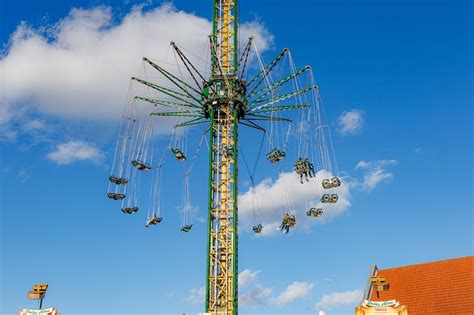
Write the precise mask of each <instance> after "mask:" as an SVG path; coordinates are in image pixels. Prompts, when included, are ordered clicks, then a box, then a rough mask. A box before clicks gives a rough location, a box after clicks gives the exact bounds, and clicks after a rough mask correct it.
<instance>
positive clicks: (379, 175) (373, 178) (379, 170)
mask: <svg viewBox="0 0 474 315" xmlns="http://www.w3.org/2000/svg"><path fill="white" fill-rule="evenodd" d="M395 165H397V161H396V160H377V161H359V163H357V165H356V167H355V169H356V170H363V171H364V175H363V178H362V180H361V181H360V182H357V183H356V185H357V186H358V187H359V188H360V189H362V190H366V191H371V190H373V189H374V188H375V187H377V186H378V185H379V184H381V183H386V182H390V181H391V180H392V179H393V173H390V172H388V171H387V170H386V168H387V167H389V166H395Z"/></svg>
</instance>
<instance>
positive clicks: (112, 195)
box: [107, 192, 125, 200]
mask: <svg viewBox="0 0 474 315" xmlns="http://www.w3.org/2000/svg"><path fill="white" fill-rule="evenodd" d="M107 197H109V198H110V199H113V200H124V199H125V194H116V193H112V192H109V193H107Z"/></svg>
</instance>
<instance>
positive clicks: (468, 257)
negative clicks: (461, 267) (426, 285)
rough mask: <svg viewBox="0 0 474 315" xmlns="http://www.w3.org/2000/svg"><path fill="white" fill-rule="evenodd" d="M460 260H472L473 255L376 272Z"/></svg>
mask: <svg viewBox="0 0 474 315" xmlns="http://www.w3.org/2000/svg"><path fill="white" fill-rule="evenodd" d="M462 259H474V256H473V255H469V256H464V257H455V258H448V259H443V260H436V261H429V262H423V263H418V264H411V265H404V266H398V267H391V268H385V269H379V270H378V271H381V270H392V269H400V268H408V267H416V266H420V265H428V264H436V263H442V262H447V261H453V260H462Z"/></svg>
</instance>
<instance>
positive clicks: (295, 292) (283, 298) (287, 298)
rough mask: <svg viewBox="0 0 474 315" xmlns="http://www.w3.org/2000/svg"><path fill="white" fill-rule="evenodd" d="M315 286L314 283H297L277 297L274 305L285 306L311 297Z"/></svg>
mask: <svg viewBox="0 0 474 315" xmlns="http://www.w3.org/2000/svg"><path fill="white" fill-rule="evenodd" d="M313 286H314V285H313V284H312V283H308V282H299V281H295V282H293V283H292V284H290V285H289V286H288V287H287V288H286V289H285V291H283V292H282V293H281V294H280V295H279V296H278V297H276V298H275V299H274V300H273V303H274V304H276V305H278V306H284V305H287V304H289V303H292V302H294V301H296V300H298V299H303V298H306V297H308V296H309V295H310V293H311V290H312V289H313Z"/></svg>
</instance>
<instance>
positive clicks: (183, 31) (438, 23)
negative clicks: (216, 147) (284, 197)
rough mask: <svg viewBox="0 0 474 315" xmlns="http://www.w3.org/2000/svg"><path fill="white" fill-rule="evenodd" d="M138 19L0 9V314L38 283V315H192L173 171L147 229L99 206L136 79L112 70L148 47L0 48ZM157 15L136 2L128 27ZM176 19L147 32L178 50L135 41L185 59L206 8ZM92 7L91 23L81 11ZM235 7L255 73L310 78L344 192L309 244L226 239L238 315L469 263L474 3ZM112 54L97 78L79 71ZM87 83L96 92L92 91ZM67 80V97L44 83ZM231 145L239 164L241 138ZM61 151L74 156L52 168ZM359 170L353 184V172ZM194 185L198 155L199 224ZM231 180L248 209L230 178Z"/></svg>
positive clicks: (119, 5) (302, 235)
mask: <svg viewBox="0 0 474 315" xmlns="http://www.w3.org/2000/svg"><path fill="white" fill-rule="evenodd" d="M139 3H140V2H138V1H75V2H65V1H46V2H44V1H43V2H38V1H15V2H8V3H6V1H3V2H2V3H1V9H0V12H3V13H1V20H2V22H1V23H2V24H1V28H0V40H1V42H2V43H3V53H2V55H1V59H0V70H1V72H2V93H1V95H0V138H1V142H0V147H1V156H0V172H1V173H0V178H1V181H0V184H1V194H0V198H1V199H0V202H1V203H0V206H1V234H0V235H1V246H0V249H1V252H0V254H1V272H0V283H1V286H0V302H1V303H0V312H1V313H2V314H14V313H15V312H16V311H17V310H18V309H19V308H21V307H27V306H33V305H34V303H32V302H31V301H28V300H27V299H26V295H25V294H26V291H27V290H28V289H30V287H31V286H32V284H33V283H37V282H46V283H49V284H50V289H49V291H48V297H47V299H46V304H47V305H54V306H56V307H58V308H59V309H60V310H61V311H62V312H63V313H64V314H119V313H120V314H148V313H159V314H181V313H183V312H186V314H196V313H198V312H199V311H202V310H203V303H202V301H201V300H199V291H200V290H199V289H200V288H201V287H202V286H204V283H205V279H204V277H205V249H206V235H205V233H206V231H205V225H204V224H203V223H201V222H199V220H196V222H195V228H194V229H193V231H192V233H191V234H189V235H183V234H182V233H180V232H179V224H180V223H179V222H180V215H179V213H178V211H177V210H176V207H177V206H178V205H179V204H180V203H181V180H182V179H181V177H180V176H179V175H178V176H174V174H177V172H178V171H179V169H177V168H176V167H175V168H173V167H171V168H170V169H169V170H168V171H167V173H166V174H167V176H166V181H167V182H166V185H165V188H164V189H165V192H166V197H167V198H163V204H162V207H163V209H166V210H164V211H165V215H166V217H165V220H166V224H163V225H162V226H159V228H157V229H153V230H146V229H145V228H144V227H143V224H144V217H143V216H144V214H143V213H141V214H140V215H138V216H133V217H125V216H124V215H123V214H122V213H121V212H120V211H119V210H118V206H117V205H116V204H114V203H113V202H111V201H109V200H107V199H106V197H105V193H106V189H107V177H108V175H109V166H110V164H111V161H112V155H113V148H114V141H115V134H116V131H117V128H118V120H117V118H118V117H120V115H121V111H122V106H123V102H124V100H125V98H126V93H127V88H128V83H127V80H128V77H129V76H131V75H132V74H133V72H134V71H135V70H134V69H137V70H136V71H139V69H140V66H141V63H140V60H139V59H137V60H136V63H134V62H133V60H132V61H131V63H130V64H122V65H123V68H124V69H126V71H125V70H124V71H120V69H117V68H120V67H115V66H116V64H114V62H117V61H116V60H120V61H123V60H128V59H127V56H128V55H129V54H133V53H135V52H136V53H137V54H138V56H141V55H147V54H152V52H153V51H155V50H153V49H155V46H150V45H151V44H150V45H148V44H146V45H144V46H143V48H142V46H138V47H137V46H133V45H132V44H131V45H130V46H126V47H125V48H126V49H123V47H122V46H118V47H119V48H117V47H116V46H114V45H115V43H116V42H114V40H116V41H117V42H118V43H123V41H122V40H123V39H121V38H115V39H113V38H112V37H108V39H107V41H106V40H105V39H104V46H102V45H99V46H97V48H95V49H96V50H93V53H91V51H90V50H88V49H90V47H87V38H86V39H84V38H82V37H80V35H81V34H82V35H83V33H80V32H79V33H75V32H73V31H74V28H73V29H72V31H71V32H70V33H68V34H67V35H68V37H67V38H66V39H64V38H63V39H62V40H63V41H62V42H61V39H58V38H55V37H54V32H53V35H51V36H50V37H48V38H47V41H46V42H45V44H44V43H43V44H44V45H43V44H38V45H37V42H35V37H34V36H32V35H31V33H28V32H26V31H24V29H23V33H22V36H23V37H22V38H19V39H17V41H16V42H15V41H14V40H13V39H12V37H11V36H12V34H13V33H14V32H15V31H16V30H17V28H18V27H19V25H20V23H21V21H24V22H25V23H26V24H27V25H29V26H28V27H27V30H28V31H32V30H33V31H34V32H36V33H35V34H38V32H39V30H41V29H45V28H46V29H48V30H49V31H50V32H51V30H52V29H53V28H52V27H51V26H52V25H54V24H55V23H57V22H58V21H60V20H62V19H64V18H66V17H67V16H68V15H69V21H70V22H71V21H72V22H71V24H68V25H69V26H71V25H72V26H76V27H77V26H80V23H86V22H90V20H87V19H81V18H80V17H79V18H78V16H77V15H76V16H75V18H72V17H71V15H70V11H71V10H72V9H73V8H83V11H81V12H82V13H84V14H86V15H87V16H89V17H90V16H91V15H93V14H92V13H91V12H96V14H95V15H93V16H94V17H95V18H96V20H97V19H98V20H100V21H102V20H101V19H104V14H105V19H106V18H107V16H109V17H111V21H110V23H109V24H108V25H107V26H106V27H104V28H102V29H100V30H99V31H98V32H99V33H100V34H108V33H107V32H108V31H110V29H113V28H114V27H116V26H120V25H124V23H123V20H122V19H123V17H126V16H129V14H130V10H131V8H132V6H133V5H136V4H139ZM161 4H162V3H161V2H160V1H151V2H150V3H149V4H148V5H147V6H146V7H145V8H144V9H143V10H144V11H146V12H154V10H159V7H160V5H161ZM173 4H174V7H175V8H176V9H177V10H183V11H184V12H186V14H184V17H183V16H181V17H179V16H177V15H173V14H172V12H174V11H173V10H171V11H172V12H171V13H169V12H168V13H166V12H165V13H163V15H162V16H160V18H162V19H166V17H167V16H171V17H172V18H173V19H174V20H170V23H175V24H173V25H175V27H176V29H175V30H173V32H176V34H165V33H166V32H163V31H162V32H155V31H154V30H153V29H143V33H145V34H146V35H147V36H149V37H148V41H153V40H154V39H156V40H157V41H158V42H163V43H165V42H167V41H169V39H168V37H171V38H174V37H178V38H179V39H182V41H184V42H185V43H189V45H191V46H192V47H200V46H199V45H197V44H195V43H194V42H193V41H192V39H188V37H189V35H187V33H189V32H191V31H190V29H191V28H190V26H192V25H196V26H195V28H196V29H194V28H193V32H199V31H200V30H201V29H204V30H205V28H206V25H207V24H206V21H205V19H207V20H208V19H210V16H211V1H207V2H206V1H205V2H202V1H201V2H200V3H199V4H197V2H196V1H183V0H176V1H174V2H173ZM97 6H102V7H101V8H102V9H96V11H93V10H94V8H96V7H97ZM104 6H105V7H110V10H111V11H110V12H108V11H107V10H106V9H104ZM240 6H241V20H242V22H246V21H247V22H249V21H257V22H259V23H260V24H258V25H259V26H260V27H261V26H262V25H263V26H264V28H265V31H262V28H257V31H258V32H260V33H259V34H266V36H267V37H266V39H267V41H266V47H265V52H264V57H265V59H266V60H270V58H271V57H272V56H273V55H275V54H277V53H278V52H279V51H280V50H281V49H282V48H284V47H289V48H291V50H292V54H293V57H294V59H295V61H296V62H297V63H298V64H300V65H304V64H310V65H312V66H313V68H314V71H315V76H316V81H317V82H318V84H319V87H320V90H321V95H322V97H323V100H324V104H325V110H326V112H327V116H328V121H329V124H330V126H331V128H332V131H333V138H334V145H335V149H336V153H337V161H338V165H339V169H340V170H341V172H342V173H343V174H344V175H345V176H346V178H347V181H348V182H351V183H352V185H351V187H350V193H349V195H348V198H349V201H350V206H349V207H347V208H345V209H344V210H343V211H342V212H341V213H338V215H334V217H332V218H331V219H329V220H326V221H325V222H324V223H322V224H317V225H314V226H312V228H311V229H310V230H309V231H303V230H298V229H296V230H295V231H292V233H291V234H290V235H288V236H283V235H274V236H268V237H259V238H256V237H254V236H253V235H252V234H251V233H248V232H243V233H241V237H240V241H239V250H240V251H239V255H240V256H239V263H240V266H239V268H240V270H241V271H245V272H244V273H243V275H242V283H244V284H245V286H243V287H242V290H241V293H242V295H243V296H244V295H246V297H247V299H248V301H247V302H248V305H246V306H244V307H242V308H241V310H240V312H241V313H242V314H268V313H273V314H316V313H317V310H318V309H324V310H326V311H327V314H352V313H353V309H354V306H355V305H356V303H357V300H358V298H359V295H360V291H363V289H364V286H365V281H366V278H367V274H368V271H369V268H370V265H371V264H374V263H376V264H378V266H379V267H380V268H389V267H393V266H401V265H406V264H415V263H420V262H427V261H435V260H443V259H447V258H453V257H460V256H466V255H472V254H473V247H472V246H473V216H472V192H473V190H472V174H473V172H472V144H473V140H472V117H473V116H472V101H473V97H472V86H473V84H472V83H473V81H472V69H473V68H472V56H473V51H472V38H473V37H472V35H473V34H472V30H473V24H472V12H473V10H472V9H473V8H472V3H470V2H469V1H457V0H456V1H447V0H444V1H441V0H440V1H401V0H400V1H377V2H375V1H358V0H354V1H347V0H345V1H344V0H340V1H307V2H306V3H298V5H295V4H294V3H292V2H287V1H280V0H273V1H258V2H256V1H249V0H245V1H241V2H240ZM97 10H98V11H97ZM104 10H105V11H104ZM6 12H7V13H6ZM104 12H105V13H104ZM107 12H108V13H107ZM107 14H109V15H107ZM96 20H94V21H96ZM186 23H189V24H186ZM63 26H64V24H63ZM124 28H125V29H127V30H130V33H126V32H124V33H123V34H125V35H123V36H131V37H130V38H129V39H130V40H132V39H133V40H135V39H136V38H137V37H138V36H137V35H136V33H134V32H136V30H134V29H133V28H126V27H125V26H124ZM18 32H19V31H17V34H18ZM91 32H92V33H93V32H94V30H92V31H91ZM86 34H90V33H86ZM94 34H95V33H94ZM127 34H128V35H127ZM130 34H131V35H130ZM268 34H271V35H273V42H271V41H269V40H268ZM154 36H156V38H155V37H154ZM111 38H112V39H111ZM137 40H138V39H137ZM188 40H189V41H188ZM203 40H204V41H205V38H203ZM264 40H265V38H262V41H264ZM105 42H107V44H108V46H106V45H105ZM145 42H147V40H145ZM58 43H60V44H61V45H65V43H66V44H67V45H65V46H62V48H61V49H64V50H65V51H66V53H65V54H64V55H56V54H55V53H56V52H57V50H55V49H56V48H57V47H58V45H59V44H58ZM84 43H85V44H84ZM125 43H127V41H125ZM21 45H31V46H28V47H30V48H29V50H28V49H27V50H22V46H21ZM101 49H103V51H102V50H101ZM25 51H26V52H27V53H26V54H25ZM132 51H133V53H132ZM82 52H84V54H83V55H81V53H82ZM69 53H71V54H73V55H74V54H76V55H74V56H79V57H80V58H83V59H81V60H80V61H81V62H84V63H78V64H75V63H71V61H74V60H73V59H78V58H71V59H68V55H69ZM109 53H110V54H111V55H110V58H111V59H110V61H107V59H101V61H100V62H98V63H96V60H94V59H99V58H105V57H106V56H108V55H107V54H109ZM104 56H105V57H104ZM114 56H118V57H117V58H116V59H115V58H114ZM120 58H121V59H120ZM103 60H106V61H103ZM88 62H91V66H87V65H88ZM107 62H110V63H111V64H112V66H111V67H107V65H105V66H104V65H103V64H104V63H107ZM58 64H61V69H57V67H58ZM25 65H27V66H25ZM84 65H86V66H84ZM102 66H103V68H102ZM69 67H70V68H69ZM129 69H130V71H129ZM63 70H64V72H61V71H63ZM96 70H97V71H99V70H101V72H100V73H99V75H98V77H100V78H101V81H99V82H96V81H91V82H90V84H89V83H88V81H87V78H88V75H90V72H92V73H93V71H96ZM107 71H110V72H107ZM51 73H53V74H56V76H53V77H51V76H52V74H51ZM64 73H66V74H67V73H69V74H70V76H71V77H74V78H78V81H74V80H73V79H70V78H68V77H67V76H64V77H61V76H59V75H64ZM122 77H123V81H120V80H122ZM81 78H86V79H84V80H82V79H81ZM117 78H119V79H120V80H118V79H117ZM80 79H81V80H80ZM71 82H72V83H75V84H72V83H71ZM121 82H125V83H124V84H122V83H121ZM48 91H51V92H50V93H49V92H48ZM98 96H101V97H102V99H97V97H98ZM94 101H95V102H97V103H94ZM347 115H353V116H347ZM344 117H345V118H348V117H349V118H350V117H352V118H354V117H355V120H350V119H349V122H347V120H344V119H343V118H344ZM354 121H355V122H354ZM344 126H345V127H346V128H348V129H343V128H344ZM343 130H346V132H342V131H343ZM241 141H242V143H244V144H245V143H247V145H248V146H249V151H252V150H253V149H254V147H253V146H252V145H251V143H252V136H251V134H250V133H248V132H243V133H242V137H241ZM71 143H76V144H78V145H79V146H82V147H81V149H82V151H81V152H79V153H78V151H74V152H73V153H71V154H70V155H69V156H68V157H66V158H65V157H64V156H62V157H61V158H56V159H55V158H54V156H56V157H57V156H58V155H60V153H61V152H63V151H61V150H60V148H61V145H66V144H69V145H70V144H71ZM62 148H65V147H62ZM55 152H56V155H54V153H55ZM58 152H59V153H58ZM63 153H64V152H63ZM81 154H82V155H81ZM361 161H364V162H365V163H366V165H368V166H367V167H365V168H364V167H363V168H361V167H359V168H358V169H356V166H357V165H359V166H360V165H361V164H360V162H361ZM206 167H207V164H206V156H205V155H202V156H201V157H200V158H199V160H198V165H197V166H196V168H195V170H194V172H193V177H192V179H191V185H192V190H191V198H192V201H193V204H194V205H196V206H197V207H198V208H199V214H198V217H197V219H199V217H200V215H202V214H203V213H204V211H203V209H204V208H205V204H206V203H205V202H206V196H207V195H206V185H205V183H206V180H205V178H206V174H207V169H206ZM377 175H378V176H379V177H377ZM374 176H375V177H374ZM269 177H271V178H273V179H274V180H276V178H277V175H276V174H275V172H274V169H271V168H270V167H268V166H262V171H261V172H259V174H258V177H257V180H258V181H261V180H263V179H266V178H269ZM203 178H204V179H203ZM242 178H243V180H242V182H243V184H242V186H241V191H245V190H247V189H248V187H246V186H245V180H244V179H245V178H246V174H245V172H243V173H242ZM371 180H372V181H371ZM278 211H279V210H276V212H278ZM291 294H293V295H291ZM290 296H293V298H291V297H290ZM196 301H198V302H197V303H194V302H196Z"/></svg>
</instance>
